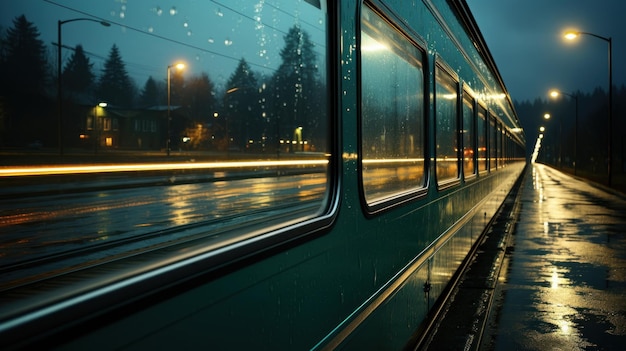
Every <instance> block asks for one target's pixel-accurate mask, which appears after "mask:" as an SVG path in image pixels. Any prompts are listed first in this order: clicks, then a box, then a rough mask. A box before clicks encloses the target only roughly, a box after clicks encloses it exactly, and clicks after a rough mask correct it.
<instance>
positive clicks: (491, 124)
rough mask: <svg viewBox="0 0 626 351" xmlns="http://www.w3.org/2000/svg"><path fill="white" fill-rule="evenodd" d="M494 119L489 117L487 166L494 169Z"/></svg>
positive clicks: (496, 147) (496, 132) (495, 140)
mask: <svg viewBox="0 0 626 351" xmlns="http://www.w3.org/2000/svg"><path fill="white" fill-rule="evenodd" d="M496 123H497V122H496V119H495V117H493V116H491V117H490V118H489V167H490V168H491V169H496V168H497V165H498V129H497V127H496Z"/></svg>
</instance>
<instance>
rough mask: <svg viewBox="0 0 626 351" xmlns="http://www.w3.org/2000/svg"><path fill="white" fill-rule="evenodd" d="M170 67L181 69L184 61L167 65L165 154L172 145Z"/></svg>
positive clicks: (168, 153)
mask: <svg viewBox="0 0 626 351" xmlns="http://www.w3.org/2000/svg"><path fill="white" fill-rule="evenodd" d="M172 67H174V68H176V69H178V70H182V69H184V68H185V64H184V63H175V64H173V65H169V66H167V140H166V142H165V149H166V153H167V156H169V155H170V149H171V146H172V135H171V134H172V132H171V128H172V117H171V116H170V115H171V107H170V101H171V70H172Z"/></svg>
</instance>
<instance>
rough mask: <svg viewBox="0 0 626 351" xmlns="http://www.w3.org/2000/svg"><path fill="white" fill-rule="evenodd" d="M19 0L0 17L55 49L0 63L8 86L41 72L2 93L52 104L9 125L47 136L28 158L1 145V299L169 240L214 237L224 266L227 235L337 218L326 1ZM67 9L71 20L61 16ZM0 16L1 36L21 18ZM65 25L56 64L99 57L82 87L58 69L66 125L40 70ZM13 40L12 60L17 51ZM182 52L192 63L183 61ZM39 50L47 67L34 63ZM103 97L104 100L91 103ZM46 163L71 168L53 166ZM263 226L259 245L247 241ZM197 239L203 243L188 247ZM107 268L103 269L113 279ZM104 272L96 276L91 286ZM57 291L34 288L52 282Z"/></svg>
mask: <svg viewBox="0 0 626 351" xmlns="http://www.w3.org/2000/svg"><path fill="white" fill-rule="evenodd" d="M225 4H228V6H227V5H225ZM13 5H14V6H13ZM13 5H12V6H9V7H6V8H4V7H3V11H4V12H3V18H7V19H8V18H11V19H13V18H16V19H17V18H20V17H22V15H24V17H25V18H26V19H27V20H28V21H32V27H33V30H32V33H40V34H41V37H40V38H39V39H38V40H37V41H38V42H41V45H42V47H41V50H40V51H39V50H31V51H33V52H42V53H43V52H49V53H51V55H41V56H40V57H39V56H38V57H37V58H36V60H26V62H27V63H28V65H22V66H19V65H18V66H19V67H21V69H18V67H13V66H12V68H11V69H10V70H9V69H8V66H6V65H5V67H3V72H5V71H7V72H9V71H11V72H13V71H14V72H16V74H7V75H3V77H2V78H3V79H2V80H1V81H0V84H3V85H5V87H4V88H6V89H8V88H7V87H10V88H11V89H12V88H13V87H14V86H17V85H19V84H17V83H19V82H20V80H23V79H24V75H23V73H24V72H27V71H28V72H31V71H32V72H41V73H42V74H41V75H40V76H38V75H37V74H32V75H30V76H29V77H35V78H37V77H39V81H37V82H29V83H28V84H32V86H37V87H38V88H39V87H40V88H41V89H39V90H40V91H41V92H42V93H41V96H32V95H29V94H30V92H20V91H17V90H16V92H15V94H13V93H12V95H11V97H9V98H7V99H15V101H9V100H7V101H4V100H3V103H5V102H6V105H7V106H13V105H15V106H18V102H19V103H20V104H23V101H49V102H46V103H41V104H35V105H36V106H34V107H32V113H29V114H27V115H25V116H24V118H25V120H23V121H22V122H23V123H22V122H21V123H15V124H14V126H11V125H10V124H7V125H6V126H3V128H4V127H6V128H5V129H3V130H2V133H4V134H3V135H19V136H20V137H19V138H13V139H14V140H13V139H11V138H8V139H5V138H3V139H2V142H3V146H7V147H12V146H15V147H17V146H18V144H20V143H24V140H41V141H42V142H43V144H44V145H45V146H46V148H45V151H44V152H45V153H42V154H41V155H37V152H39V151H37V150H33V152H32V153H29V154H30V155H29V156H32V157H29V158H28V159H24V158H23V157H21V156H19V157H18V156H15V157H13V156H10V157H4V156H3V159H2V161H3V168H4V169H5V170H6V169H9V168H11V167H12V165H14V167H15V168H14V170H15V172H14V174H12V175H0V182H2V183H4V184H11V186H5V187H0V197H1V198H2V199H1V200H0V222H1V223H4V224H5V225H4V228H3V232H4V233H10V234H11V235H10V237H6V238H5V241H4V242H2V243H0V245H2V253H1V254H0V256H2V261H3V264H4V265H6V266H5V267H9V266H11V267H14V269H13V268H12V269H11V272H10V274H0V286H2V289H0V290H2V292H0V298H3V297H4V296H5V295H3V294H6V295H11V296H12V297H16V296H17V297H18V298H19V296H22V294H20V292H19V289H20V287H26V289H30V288H28V286H29V284H31V283H33V284H34V283H35V282H48V279H53V280H54V281H52V282H50V285H54V286H58V287H60V288H63V289H66V290H67V291H86V289H82V290H81V289H79V288H76V289H74V286H73V285H74V284H76V285H78V284H81V279H79V278H76V276H78V275H80V274H83V273H85V271H84V270H85V269H89V267H93V266H95V265H100V266H101V265H107V266H106V267H111V266H112V265H111V264H110V262H109V261H110V260H115V261H116V265H115V267H114V269H117V267H123V266H124V263H125V262H127V260H130V259H131V258H130V257H131V256H132V257H133V259H134V258H137V257H139V258H142V257H145V256H143V255H142V253H144V252H150V260H153V259H154V261H152V262H151V263H150V266H148V265H147V264H146V265H145V266H143V265H136V264H133V267H132V268H133V270H134V273H133V274H135V273H137V274H139V273H142V272H146V271H148V270H149V269H156V268H157V267H159V265H166V264H168V263H171V262H173V259H172V258H171V256H172V255H174V252H175V255H177V256H176V260H183V259H185V258H186V257H185V255H191V252H195V253H194V254H196V255H200V252H199V251H203V250H204V251H210V254H211V255H212V256H215V257H216V258H215V262H217V263H211V264H216V265H218V264H220V263H221V262H224V260H226V259H232V254H229V253H228V252H229V250H230V249H231V248H232V247H233V245H237V248H238V250H250V251H252V250H262V249H264V248H265V246H264V245H270V243H269V242H270V241H271V245H272V246H276V245H277V244H278V243H279V242H282V240H285V241H286V240H291V239H292V237H293V236H294V235H296V233H297V235H298V236H301V235H305V234H307V233H309V231H313V230H317V229H319V227H320V226H321V224H320V223H321V222H322V221H326V222H324V225H327V224H328V223H327V221H330V219H329V217H330V216H328V211H330V210H329V209H330V208H331V206H329V201H330V200H329V199H332V198H333V197H332V196H330V192H331V190H332V187H331V184H330V182H329V180H330V177H329V176H328V174H329V164H331V162H330V161H331V158H332V157H335V155H331V151H332V150H333V149H332V148H331V144H330V142H331V140H333V139H334V138H332V137H331V136H330V135H329V131H330V130H331V125H330V122H329V121H330V114H329V112H328V111H329V103H328V95H329V91H330V90H331V89H332V88H330V84H329V82H328V81H327V79H328V76H329V74H328V67H327V62H329V60H328V57H327V51H328V44H327V42H326V41H327V37H328V36H329V35H328V29H327V13H326V8H327V7H326V2H325V1H319V0H317V1H310V0H272V1H271V2H270V1H267V2H263V1H258V0H237V1H234V0H233V1H232V2H231V1H226V2H224V1H222V2H212V1H195V0H181V1H176V7H175V8H176V9H177V10H176V11H174V12H168V11H167V9H166V11H164V12H161V11H160V10H159V7H158V6H156V5H150V6H143V5H140V6H130V5H129V6H126V5H120V4H119V3H118V2H113V1H111V2H110V3H109V5H110V6H109V5H107V6H105V5H103V4H101V3H100V2H93V1H82V2H81V1H74V2H72V4H71V5H72V6H67V4H65V5H64V4H57V3H56V2H46V1H37V2H32V1H26V2H15V4H13ZM116 6H117V7H116ZM162 6H163V5H162ZM7 11H8V12H7ZM42 14H45V15H42ZM82 14H85V15H82ZM94 18H97V19H98V20H93V19H94ZM57 19H58V20H64V21H63V23H61V22H59V23H58V26H59V27H57ZM100 19H102V20H103V21H110V23H109V22H105V25H104V26H103V25H102V24H103V23H102V22H100ZM53 22H54V25H51V24H52V23H53ZM183 22H184V25H183ZM1 25H2V28H3V29H5V30H3V31H2V35H3V39H5V38H4V35H5V34H6V33H9V32H11V31H13V28H12V26H13V22H12V21H7V22H6V23H2V24H1ZM25 28H28V27H27V26H25ZM57 28H58V29H59V30H58V31H57ZM127 28H133V29H134V30H126V29H127ZM35 29H37V30H35ZM61 29H62V30H61ZM61 33H62V34H63V38H62V44H63V45H61V46H60V49H61V53H60V57H62V62H60V63H59V64H60V66H61V67H62V68H65V67H68V66H70V65H69V63H70V62H73V61H75V60H77V59H80V60H79V61H80V62H83V61H87V62H86V63H85V64H84V67H83V68H84V69H85V70H89V69H91V71H90V72H86V71H85V72H82V73H84V76H85V77H92V78H93V79H92V81H90V82H91V83H90V82H87V83H90V84H92V85H88V84H87V85H85V84H84V85H83V86H80V85H79V83H80V81H78V80H77V79H74V80H71V79H70V78H69V77H70V76H71V73H72V72H69V73H67V74H66V73H65V72H64V73H63V77H68V78H67V79H65V80H64V81H63V83H64V85H63V86H62V88H63V90H62V92H63V101H62V102H63V103H62V104H61V106H60V107H61V108H62V111H61V112H62V114H61V116H62V117H63V119H62V121H61V119H59V122H58V123H59V125H57V119H56V117H55V118H54V119H53V118H50V116H57V114H58V110H57V108H58V105H57V104H56V103H54V99H53V97H51V96H50V94H51V92H56V91H57V90H56V79H45V78H46V74H44V73H45V72H48V70H49V68H50V67H56V65H57V61H56V53H57V52H58V51H57V50H58V49H59V46H58V45H57V44H56V43H57V40H58V39H57V38H58V37H57V35H59V36H60V35H61ZM103 38H106V40H103ZM4 42H5V41H4V40H3V44H2V45H3V50H2V56H3V57H2V58H3V62H4V59H7V62H8V61H10V62H11V64H12V65H13V64H15V63H17V64H19V63H20V60H18V59H17V58H16V57H10V56H11V55H12V54H11V50H9V46H6V47H5V46H4ZM33 42H35V40H34V39H33ZM7 43H8V41H7ZM53 43H54V44H53ZM79 44H81V45H83V46H84V52H87V53H89V55H86V56H85V57H78V58H76V57H74V55H76V54H77V53H82V52H83V51H81V50H74V48H75V47H76V46H77V45H79ZM7 45H9V44H7ZM11 45H12V44H11ZM4 49H7V50H4ZM5 51H6V54H7V55H4V54H5ZM52 53H54V55H52ZM5 56H6V57H5ZM9 59H10V60H9ZM38 60H39V61H41V62H39V61H38ZM46 60H48V61H47V62H44V61H46ZM179 60H180V61H184V62H185V63H186V65H185V68H184V69H183V70H179V69H178V68H176V67H175V66H174V65H175V64H176V63H178V61H179ZM22 61H24V60H22ZM120 61H121V62H120ZM37 62H39V63H40V66H41V67H32V64H33V63H37ZM123 63H126V64H123ZM81 67H82V66H81ZM101 67H102V69H100V68H101ZM11 72H9V73H11ZM17 72H21V73H19V74H18V73H17ZM168 72H169V73H171V77H169V78H171V79H168ZM81 78H83V77H82V76H81ZM35 84H36V85H35ZM167 84H169V85H167ZM22 85H23V84H22ZM6 89H5V90H6ZM34 90H35V89H33V91H34ZM20 94H21V95H20ZM53 95H54V94H53ZM97 101H106V102H107V107H106V108H102V107H96V108H94V104H95V103H96V102H97ZM27 125H30V126H37V125H44V126H49V127H46V128H34V127H32V128H24V126H27ZM198 125H200V126H202V128H198V127H197V126H198ZM18 127H19V128H18ZM16 128H17V129H16ZM88 130H90V131H89V132H88V133H87V132H86V131H88ZM294 130H295V131H296V132H297V133H294ZM332 130H336V128H332ZM81 133H82V135H83V139H80V138H79V137H77V136H78V135H81ZM184 136H190V138H188V139H185V140H186V142H185V141H183V137H184ZM87 138H89V139H87ZM292 138H295V139H292ZM280 140H289V141H291V140H295V141H296V143H294V144H292V143H291V142H290V143H288V144H287V143H284V144H282V143H280V142H279V141H280ZM20 145H21V144H20ZM104 146H106V147H107V148H106V149H105V148H104ZM43 149H44V148H42V150H43ZM70 154H71V157H68V155H70ZM20 157H21V158H20ZM71 162H75V164H68V163H71ZM25 163H28V167H26V168H24V167H23V166H24V164H25ZM51 164H60V165H61V166H60V167H58V168H54V169H53V170H51V169H50V168H49V167H46V165H51ZM16 194H17V195H16ZM59 194H63V197H62V200H59V197H58V195H59ZM5 217H6V218H5ZM15 218H19V219H20V220H19V221H17V220H14V219H15ZM302 228H305V229H302ZM258 237H261V239H258V240H255V241H254V245H244V244H242V242H244V241H246V240H249V241H252V240H253V239H257V238H258ZM190 243H192V244H193V245H197V247H196V248H194V250H186V249H184V248H185V247H187V245H192V244H190ZM173 246H176V247H177V249H176V250H173V249H171V247H173ZM242 248H243V249H242ZM238 252H239V251H238ZM168 255H169V256H168ZM228 255H230V256H228ZM227 256H228V258H226V257H227ZM212 259H213V258H212ZM212 262H213V261H212ZM118 263H119V265H118ZM68 267H71V269H69V268H68ZM205 268H206V267H205ZM123 269H125V268H123ZM105 270H107V273H106V274H107V279H109V278H110V280H109V281H108V282H111V281H115V280H116V279H118V277H117V276H116V275H115V273H116V271H114V270H108V268H107V269H105ZM142 270H143V271H142ZM81 272H82V273H81ZM85 274H86V273H85ZM66 277H67V281H64V282H63V283H57V280H56V279H66ZM98 277H99V276H98V274H95V275H93V276H92V277H90V278H89V279H92V278H93V279H94V281H93V282H94V285H91V286H90V287H89V289H92V288H95V287H97V286H98V283H100V282H97V281H96V280H97V279H98ZM120 279H121V278H120ZM101 283H102V284H106V282H104V280H103V281H102V282H101ZM70 286H71V287H70ZM12 289H18V290H15V291H14V290H12ZM34 290H37V289H30V290H29V291H34ZM44 290H45V291H44ZM53 290H54V289H40V290H37V291H38V293H41V294H48V293H49V294H50V296H53V295H54V291H53ZM61 295H63V294H57V295H56V297H58V296H61ZM63 296H65V295H63ZM38 297H39V296H38ZM53 297H54V296H53ZM34 300H37V301H41V303H42V304H43V303H45V302H50V300H45V299H44V298H42V299H39V298H33V301H34ZM3 301H5V302H6V301H8V300H3ZM38 303H39V302H38ZM4 305H6V306H11V302H7V303H5V304H4ZM29 308H31V306H29ZM9 309H10V308H9ZM33 310H34V309H33ZM2 311H3V310H2V309H0V319H2V320H3V321H4V320H5V319H4V317H6V316H5V315H2ZM5 311H6V309H5Z"/></svg>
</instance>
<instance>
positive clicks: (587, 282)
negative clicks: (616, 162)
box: [425, 164, 626, 351]
mask: <svg viewBox="0 0 626 351" xmlns="http://www.w3.org/2000/svg"><path fill="white" fill-rule="evenodd" d="M514 207H515V208H516V209H517V211H516V212H517V214H516V215H508V216H509V217H508V218H509V219H511V218H513V219H512V220H510V223H508V224H507V225H505V226H504V228H505V229H506V230H510V233H507V232H504V233H502V232H501V233H498V235H496V233H495V232H494V233H491V234H490V235H489V236H491V237H494V236H495V237H497V238H498V239H497V240H496V244H491V246H494V245H495V250H496V251H494V252H495V253H493V258H492V259H491V262H493V263H494V266H492V268H491V270H487V271H488V272H490V273H489V274H486V275H483V276H481V277H479V278H476V277H475V276H472V274H474V275H475V274H476V273H477V272H479V271H480V269H479V268H478V267H476V266H477V262H480V256H481V255H483V253H487V254H488V253H489V250H490V249H489V245H487V247H486V248H485V249H484V250H481V251H482V252H483V253H481V254H479V255H478V256H477V257H476V259H475V260H476V262H475V263H474V264H473V265H472V266H471V267H470V269H469V271H468V272H467V273H466V276H465V277H464V278H463V280H462V283H461V284H460V287H459V288H457V289H456V290H457V291H456V292H455V295H454V296H455V297H454V299H453V300H454V301H452V302H451V303H450V304H449V306H447V307H446V311H447V313H446V316H445V317H444V318H443V320H442V321H440V322H439V323H438V326H437V328H436V329H437V330H436V333H435V335H434V336H433V337H432V338H431V339H430V342H429V343H428V344H427V345H426V347H425V348H427V349H431V350H452V349H456V350H459V349H465V350H471V349H480V350H498V351H499V350H626V195H624V194H623V193H619V192H615V191H612V190H610V189H606V188H603V187H602V186H600V185H597V184H594V183H591V182H588V181H585V180H583V179H578V178H574V177H572V176H570V175H567V174H564V173H562V172H560V171H558V170H555V169H553V168H550V167H549V166H545V165H541V164H533V165H531V166H529V169H528V170H527V173H526V175H525V178H524V179H523V182H522V184H521V187H520V190H519V194H518V197H517V198H516V199H515V206H514ZM500 221H501V222H502V221H505V222H506V220H505V219H500ZM496 226H497V223H496ZM506 230H505V231H506ZM488 241H489V239H488V240H486V242H485V243H484V244H483V245H486V244H487V242H488ZM497 250H500V253H498V251H497ZM487 256H489V255H487ZM486 262H490V260H489V259H487V260H486ZM483 265H485V264H484V263H483ZM482 270H483V271H485V268H484V267H483V269H482ZM472 271H475V272H474V273H472ZM472 294H475V295H477V296H479V298H478V299H476V298H474V300H473V301H471V302H468V301H464V298H466V296H467V295H472Z"/></svg>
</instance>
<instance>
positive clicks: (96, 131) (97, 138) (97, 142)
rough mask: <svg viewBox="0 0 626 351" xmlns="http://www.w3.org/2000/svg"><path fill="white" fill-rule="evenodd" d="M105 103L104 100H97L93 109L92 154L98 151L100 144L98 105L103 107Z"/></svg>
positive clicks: (105, 105)
mask: <svg viewBox="0 0 626 351" xmlns="http://www.w3.org/2000/svg"><path fill="white" fill-rule="evenodd" d="M107 105H108V104H107V103H106V102H99V103H98V104H97V105H96V107H95V110H96V112H95V113H94V115H93V131H94V138H93V142H94V149H93V152H94V154H97V153H98V147H99V146H100V133H101V132H102V128H100V129H98V107H100V108H102V109H103V108H105V107H107Z"/></svg>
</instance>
